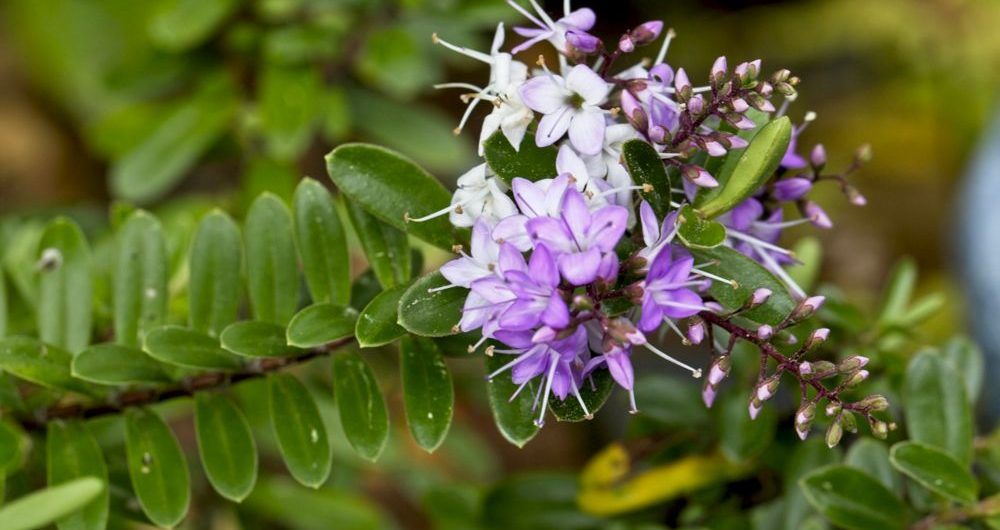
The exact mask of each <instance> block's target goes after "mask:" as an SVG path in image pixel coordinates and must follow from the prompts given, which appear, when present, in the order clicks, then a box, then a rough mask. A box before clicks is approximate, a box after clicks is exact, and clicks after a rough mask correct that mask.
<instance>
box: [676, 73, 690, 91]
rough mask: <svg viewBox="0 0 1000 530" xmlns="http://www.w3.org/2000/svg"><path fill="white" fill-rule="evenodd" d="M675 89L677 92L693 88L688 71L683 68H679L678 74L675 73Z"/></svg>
mask: <svg viewBox="0 0 1000 530" xmlns="http://www.w3.org/2000/svg"><path fill="white" fill-rule="evenodd" d="M674 90H676V91H677V92H682V91H684V90H691V81H689V80H688V76H687V72H685V71H684V69H683V68H678V69H677V74H676V75H674Z"/></svg>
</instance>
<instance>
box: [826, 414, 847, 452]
mask: <svg viewBox="0 0 1000 530" xmlns="http://www.w3.org/2000/svg"><path fill="white" fill-rule="evenodd" d="M843 435H844V428H843V427H841V426H840V422H837V421H834V422H833V423H831V424H830V427H829V428H827V429H826V446H827V447H829V448H830V449H833V448H834V447H836V446H837V444H839V443H840V438H841V436H843Z"/></svg>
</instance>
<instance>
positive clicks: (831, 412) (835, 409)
mask: <svg viewBox="0 0 1000 530" xmlns="http://www.w3.org/2000/svg"><path fill="white" fill-rule="evenodd" d="M843 409H844V406H843V405H841V404H840V402H839V401H831V402H829V403H827V404H826V409H825V410H824V412H826V415H827V416H836V415H837V414H840V411H841V410H843Z"/></svg>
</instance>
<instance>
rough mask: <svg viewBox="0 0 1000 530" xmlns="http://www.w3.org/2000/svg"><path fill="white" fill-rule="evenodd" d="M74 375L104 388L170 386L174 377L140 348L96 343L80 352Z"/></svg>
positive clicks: (76, 359) (75, 359) (74, 363)
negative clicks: (136, 385) (149, 385)
mask: <svg viewBox="0 0 1000 530" xmlns="http://www.w3.org/2000/svg"><path fill="white" fill-rule="evenodd" d="M71 367H72V371H73V376H74V377H78V378H80V379H83V380H84V381H90V382H92V383H97V384H102V385H129V384H157V383H169V382H170V381H171V378H170V374H169V373H167V371H166V370H165V369H164V366H163V364H161V363H160V362H159V361H157V360H156V359H154V358H152V357H150V356H149V355H146V353H145V352H143V351H142V350H140V349H138V348H132V347H129V346H123V345H121V344H112V343H105V344H96V345H94V346H91V347H89V348H87V349H86V350H83V351H82V352H80V353H78V354H77V355H76V357H74V358H73V363H72V365H71Z"/></svg>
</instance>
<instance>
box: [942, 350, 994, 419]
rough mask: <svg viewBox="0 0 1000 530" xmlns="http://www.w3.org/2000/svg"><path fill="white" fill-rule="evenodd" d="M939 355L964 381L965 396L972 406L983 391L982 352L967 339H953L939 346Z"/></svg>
mask: <svg viewBox="0 0 1000 530" xmlns="http://www.w3.org/2000/svg"><path fill="white" fill-rule="evenodd" d="M941 355H943V356H944V358H945V360H946V361H948V363H949V364H951V366H952V368H954V369H955V371H956V372H958V374H959V375H960V376H962V379H963V380H964V381H965V391H966V392H965V395H966V396H967V397H968V398H969V403H970V405H974V404H975V403H976V401H977V399H978V397H979V394H980V393H981V392H982V389H983V374H984V373H985V370H984V367H983V364H984V360H983V351H982V350H981V349H979V345H978V344H976V343H975V342H972V341H971V340H969V339H968V338H967V337H953V338H951V339H949V340H948V342H945V343H944V344H943V345H942V346H941Z"/></svg>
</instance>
